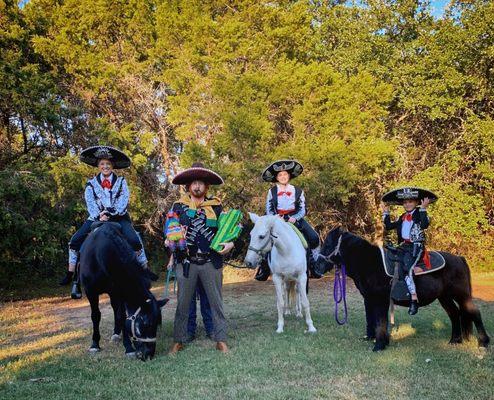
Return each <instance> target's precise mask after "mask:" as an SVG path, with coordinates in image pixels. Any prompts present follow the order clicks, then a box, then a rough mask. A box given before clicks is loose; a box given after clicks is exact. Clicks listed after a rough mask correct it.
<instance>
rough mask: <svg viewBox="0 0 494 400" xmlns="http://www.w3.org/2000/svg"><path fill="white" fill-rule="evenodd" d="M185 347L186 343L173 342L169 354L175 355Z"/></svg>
mask: <svg viewBox="0 0 494 400" xmlns="http://www.w3.org/2000/svg"><path fill="white" fill-rule="evenodd" d="M183 349H184V345H183V344H182V343H177V342H175V343H173V346H172V348H171V349H170V351H169V352H168V354H170V355H174V354H177V353H178V352H179V351H181V350H183Z"/></svg>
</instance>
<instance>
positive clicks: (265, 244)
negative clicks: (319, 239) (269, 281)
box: [245, 213, 316, 333]
mask: <svg viewBox="0 0 494 400" xmlns="http://www.w3.org/2000/svg"><path fill="white" fill-rule="evenodd" d="M249 216H250V219H251V220H252V222H253V223H254V228H253V229H252V231H251V233H250V245H249V250H248V251H247V255H246V256H245V264H246V265H248V266H251V267H255V266H256V265H258V264H259V261H260V260H261V257H263V256H264V255H265V254H267V253H268V252H271V257H270V262H269V267H270V269H271V273H272V276H273V282H274V285H275V288H276V300H277V305H278V329H276V332H277V333H282V332H283V327H284V324H285V322H284V318H283V314H284V313H287V312H286V309H285V306H286V305H288V303H289V292H290V289H291V288H293V286H295V290H296V298H297V303H299V302H300V303H299V304H301V306H302V309H303V311H304V314H305V322H306V324H307V331H306V332H316V328H314V324H313V323H312V318H311V316H310V305H309V299H308V298H307V293H306V291H305V288H306V284H307V272H306V271H307V258H306V251H305V249H304V246H303V245H302V242H301V241H300V238H299V237H298V235H297V234H296V233H295V231H294V230H293V229H292V228H291V227H290V226H289V225H288V223H286V222H285V221H283V220H282V219H281V218H279V217H278V216H275V215H265V216H262V217H260V216H258V215H256V214H253V213H249ZM284 297H285V298H284ZM285 302H286V303H285ZM297 308H299V307H297ZM299 311H300V310H299ZM287 314H288V313H287ZM297 314H300V312H298V313H297Z"/></svg>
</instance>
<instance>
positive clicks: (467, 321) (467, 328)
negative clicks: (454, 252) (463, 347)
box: [459, 256, 473, 340]
mask: <svg viewBox="0 0 494 400" xmlns="http://www.w3.org/2000/svg"><path fill="white" fill-rule="evenodd" d="M460 259H461V261H462V263H463V266H464V268H465V273H466V277H467V284H468V300H471V298H472V277H471V275H470V267H469V266H468V263H467V260H466V259H465V257H462V256H460ZM469 303H470V301H463V304H462V303H460V304H459V306H460V323H461V334H462V336H463V339H467V340H468V339H469V338H470V336H471V335H472V332H473V320H472V316H471V315H472V314H471V312H469V311H468V310H466V309H465V307H468V304H469Z"/></svg>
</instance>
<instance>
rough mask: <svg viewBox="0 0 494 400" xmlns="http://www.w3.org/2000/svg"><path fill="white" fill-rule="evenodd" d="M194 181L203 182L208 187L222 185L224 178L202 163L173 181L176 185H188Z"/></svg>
mask: <svg viewBox="0 0 494 400" xmlns="http://www.w3.org/2000/svg"><path fill="white" fill-rule="evenodd" d="M194 181H202V182H204V183H207V184H208V185H221V184H222V183H224V181H223V178H222V177H221V176H219V175H218V174H217V173H216V172H214V171H211V170H210V169H207V168H205V167H204V164H202V163H194V164H192V167H190V168H188V169H186V170H185V171H182V172H180V173H179V174H177V175H175V177H174V178H173V180H172V183H173V184H174V185H188V184H189V183H192V182H194Z"/></svg>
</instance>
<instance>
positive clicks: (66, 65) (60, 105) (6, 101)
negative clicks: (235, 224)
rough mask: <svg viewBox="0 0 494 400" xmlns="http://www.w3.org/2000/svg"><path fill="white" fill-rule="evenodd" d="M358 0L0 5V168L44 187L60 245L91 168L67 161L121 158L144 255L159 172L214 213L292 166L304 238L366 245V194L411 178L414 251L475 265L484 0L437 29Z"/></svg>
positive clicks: (156, 231) (484, 119)
mask: <svg viewBox="0 0 494 400" xmlns="http://www.w3.org/2000/svg"><path fill="white" fill-rule="evenodd" d="M363 5H364V7H362V6H357V5H351V4H348V3H347V2H342V1H332V2H308V1H288V0H286V1H285V0H282V1H276V2H259V1H253V0H247V1H225V0H212V1H199V0H194V1H182V0H176V1H168V0H166V1H162V0H160V1H158V0H132V1H116V2H115V1H108V0H98V1H92V0H91V1H90V0H68V1H64V2H60V1H58V0H31V1H29V2H28V3H27V4H25V6H24V7H23V8H19V6H18V5H17V4H16V3H15V2H13V1H5V0H4V1H0V22H1V24H0V26H1V28H0V48H1V50H2V51H1V52H0V82H2V83H1V85H0V150H1V152H0V166H1V167H2V168H3V169H7V170H9V171H15V170H16V169H17V168H20V169H22V170H26V171H30V172H31V173H32V175H30V176H35V177H36V179H40V181H41V182H44V183H43V184H44V185H47V186H46V194H45V195H44V196H43V201H46V202H48V204H50V207H55V208H56V209H57V210H59V213H58V214H57V215H56V216H55V217H54V219H53V221H52V223H53V226H54V228H55V230H56V231H57V232H59V234H57V235H58V236H57V239H58V240H59V241H60V242H61V243H65V242H66V241H67V239H68V237H70V233H71V232H73V231H74V229H75V228H76V227H77V226H78V225H79V224H80V223H81V222H82V221H83V220H84V218H85V210H84V203H83V201H82V197H81V193H82V190H83V186H84V182H85V180H86V179H87V178H89V177H90V176H91V175H92V174H93V170H91V169H90V168H87V167H85V166H82V165H80V163H79V162H78V161H77V154H78V153H79V152H80V150H81V149H82V148H84V147H85V146H87V145H91V144H96V143H108V144H111V145H114V146H117V147H120V148H122V149H123V150H124V151H126V152H127V153H128V154H129V155H130V157H131V159H132V162H133V166H132V168H131V170H129V171H125V172H123V173H124V174H125V175H126V177H127V179H128V181H129V184H130V187H131V192H132V197H131V211H132V217H133V219H134V221H135V222H136V224H137V225H138V226H141V228H142V227H145V230H146V232H147V233H150V234H152V235H153V236H154V239H155V242H154V244H155V245H159V237H160V221H159V216H160V213H161V212H162V211H164V210H166V209H167V207H168V206H169V205H170V202H171V201H172V199H173V197H174V195H175V193H174V191H173V190H172V191H170V190H169V189H170V188H169V186H168V184H167V182H166V180H165V179H163V176H164V175H165V174H166V175H168V176H170V175H171V174H172V173H173V172H174V171H176V169H177V168H178V167H179V166H180V167H186V166H188V165H190V164H191V163H192V162H193V161H196V160H203V161H204V162H205V163H206V164H208V165H209V166H210V167H212V168H214V169H216V170H218V171H219V172H220V173H221V174H222V175H223V176H224V177H225V178H226V185H225V186H223V187H221V188H219V192H218V193H219V194H220V195H221V196H223V197H224V198H225V199H226V200H227V203H228V204H229V205H231V206H236V207H243V208H248V209H251V210H256V211H261V210H262V209H263V207H264V201H265V195H266V192H267V189H268V185H266V184H264V183H263V182H261V180H260V179H259V176H260V173H261V171H262V169H263V168H264V167H265V166H266V165H267V164H268V163H269V162H271V161H272V160H273V159H275V158H278V157H279V158H285V157H295V158H298V159H299V160H300V161H301V162H303V164H304V166H305V173H304V175H303V176H302V177H300V178H299V179H298V184H300V185H301V186H303V187H304V189H305V191H306V194H307V200H308V206H309V219H310V220H311V222H313V223H314V224H315V225H316V226H317V227H318V229H319V230H320V231H321V233H323V234H324V233H325V232H326V231H327V229H329V228H330V227H331V226H332V225H334V224H335V223H339V224H343V225H345V226H346V227H347V228H348V229H351V230H354V231H357V232H358V233H361V234H365V235H367V236H368V237H371V238H373V239H380V235H381V233H382V231H381V222H380V211H379V198H380V196H381V195H382V193H383V192H384V191H385V190H386V189H387V188H389V187H395V186H397V185H399V184H407V183H412V182H414V183H419V184H421V185H423V186H429V187H430V188H431V189H433V190H436V191H438V193H439V194H440V195H441V200H440V201H439V202H438V203H437V204H436V205H433V206H431V214H432V215H433V216H434V220H433V221H434V222H433V225H432V227H431V229H430V237H431V244H432V245H434V246H436V247H438V248H439V247H440V248H444V249H451V250H454V251H456V252H461V253H464V254H466V255H467V256H468V257H471V258H473V259H475V261H478V263H477V264H482V265H483V266H484V267H485V268H489V267H492V265H489V257H491V252H490V250H489V249H491V248H494V234H493V230H492V225H493V223H494V204H493V199H492V190H493V182H494V173H493V146H494V145H493V136H494V135H493V130H494V123H493V122H492V121H493V119H494V100H493V88H494V81H493V79H494V78H493V76H494V74H493V71H492V65H494V64H493V60H494V50H493V49H494V36H493V35H492V32H491V31H492V29H491V27H492V26H493V24H494V3H493V2H491V1H485V0H472V1H468V2H464V1H459V2H454V6H453V7H452V8H451V11H450V12H447V13H446V15H445V16H444V17H443V18H440V19H437V20H436V19H434V18H433V17H432V15H431V13H430V6H429V3H428V2H427V1H422V0H420V1H417V0H398V1H395V0H368V1H366V2H364V4H363ZM34 166H36V168H35V167H34ZM40 171H42V172H40ZM7 175H8V174H7ZM2 179H3V178H2ZM33 179H34V178H33ZM6 183H7V181H6V180H2V184H6ZM2 190H3V189H2ZM9 190H10V189H9ZM33 196H34V195H33ZM453 199H454V200H453ZM21 203H22V202H21ZM21 203H20V204H21ZM457 203H458V204H461V206H450V205H452V204H455V205H456V204H457ZM40 212H41V214H42V215H40V217H39V218H41V220H46V221H49V220H50V218H52V214H51V213H50V211H48V209H47V211H46V212H44V211H40ZM60 215H64V218H65V219H63V221H62V220H60V219H58V218H59V216H60ZM58 221H60V222H58ZM64 246H65V245H63V247H64ZM59 251H60V252H64V251H65V249H63V250H59ZM19 254H20V252H19ZM26 254H27V253H26ZM47 254H50V252H49V251H47ZM9 257H10V256H9ZM0 275H1V273H0Z"/></svg>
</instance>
